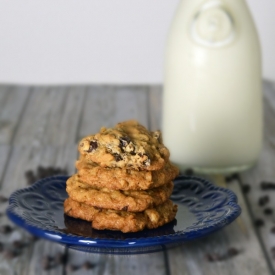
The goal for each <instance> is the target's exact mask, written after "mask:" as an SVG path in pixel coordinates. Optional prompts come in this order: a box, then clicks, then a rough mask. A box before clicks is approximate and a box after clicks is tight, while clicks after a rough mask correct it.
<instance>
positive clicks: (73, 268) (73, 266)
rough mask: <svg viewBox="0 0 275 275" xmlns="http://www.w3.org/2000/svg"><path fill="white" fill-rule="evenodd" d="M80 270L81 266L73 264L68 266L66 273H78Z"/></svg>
mask: <svg viewBox="0 0 275 275" xmlns="http://www.w3.org/2000/svg"><path fill="white" fill-rule="evenodd" d="M78 269H79V266H77V265H72V264H69V265H67V266H66V271H67V272H73V271H76V270H78Z"/></svg>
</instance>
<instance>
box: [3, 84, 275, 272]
mask: <svg viewBox="0 0 275 275" xmlns="http://www.w3.org/2000/svg"><path fill="white" fill-rule="evenodd" d="M263 85H264V104H265V105H264V107H265V113H264V115H265V116H264V118H265V129H264V137H265V138H264V146H263V150H262V155H261V158H260V160H259V163H258V164H257V166H256V167H254V168H253V169H252V170H250V171H247V172H245V173H242V174H240V175H239V177H233V178H232V179H231V180H228V178H227V180H226V178H225V177H224V176H221V175H213V176H211V178H212V180H213V181H214V182H215V183H216V184H217V185H222V186H226V187H227V188H229V189H231V190H233V191H234V192H235V193H236V194H237V196H238V199H239V203H240V205H241V207H242V210H243V212H242V215H241V217H240V218H239V219H238V220H236V221H235V222H233V223H232V224H231V225H229V226H227V227H226V228H224V229H223V230H221V231H219V232H217V233H215V234H212V235H210V236H208V237H206V238H203V239H200V240H197V241H193V242H190V243H186V244H184V245H181V246H178V247H176V248H173V249H170V250H167V251H163V252H158V253H153V254H149V255H135V256H115V255H99V254H87V253H82V252H77V251H74V250H70V249H66V248H64V247H62V246H60V245H58V244H55V243H52V242H49V241H45V240H42V239H39V240H36V241H35V240H32V239H30V238H29V235H28V234H27V233H26V232H24V231H22V230H20V229H18V228H17V227H15V226H14V225H12V224H11V223H10V222H9V221H8V219H7V217H6V216H5V215H4V214H3V215H2V216H1V217H0V229H1V230H2V231H3V229H5V227H3V226H4V225H7V224H8V225H11V226H12V227H13V230H12V232H11V233H3V232H2V233H0V242H1V243H2V245H3V246H4V250H3V251H2V252H0V274H1V275H5V274H20V275H21V274H26V275H32V274H33V275H39V274H159V275H162V274H166V275H169V274H175V275H177V274H189V275H201V274H207V275H208V274H209V275H215V274H221V275H227V274H228V275H229V274H234V275H235V274H237V275H238V274H242V275H252V274H255V275H260V274H261V275H264V274H272V273H273V272H274V270H275V260H274V259H275V252H273V255H272V252H271V248H272V247H273V246H275V234H274V233H272V232H271V229H272V227H273V226H275V216H274V215H275V213H274V214H272V213H269V212H270V211H268V210H265V209H266V208H268V207H270V208H271V209H274V206H275V191H262V190H261V188H260V182H262V181H273V182H274V181H275V136H274V133H275V85H274V84H272V83H270V82H267V81H265V82H264V84H263ZM160 106H161V87H159V86H134V87H133V86H131V87H130V86H104V85H103V86H70V87H63V86H62V87H21V86H20V87H18V86H4V85H2V86H0V180H1V190H0V193H1V194H2V195H3V196H6V197H8V196H9V195H10V194H11V192H13V191H14V190H16V189H18V188H23V187H25V186H26V185H27V184H26V179H25V176H24V175H25V171H27V170H32V171H36V168H37V167H38V166H43V167H47V166H56V167H61V168H66V169H67V170H68V171H69V173H70V174H72V173H74V171H75V168H74V160H75V159H76V158H77V150H76V144H77V142H78V141H79V139H80V138H81V137H83V136H84V135H86V134H89V133H93V132H97V131H98V130H99V128H100V126H102V125H105V126H113V125H114V124H115V123H116V122H118V121H123V120H126V119H130V118H135V119H138V120H139V121H140V122H141V123H142V124H144V125H145V126H147V127H149V128H150V129H158V128H159V127H160V117H161V109H160ZM246 184H249V185H250V187H251V190H250V191H249V192H248V193H247V192H243V191H242V190H243V186H245V185H246ZM263 195H268V196H269V202H268V203H267V204H266V205H265V206H260V205H259V204H258V200H259V198H260V197H261V196H263ZM0 201H1V198H0ZM6 207H7V202H2V203H0V211H1V212H2V213H4V211H5V209H6ZM264 211H265V212H266V215H265V214H264ZM259 218H261V219H262V221H263V222H264V225H261V221H259V220H258V221H257V224H258V226H254V224H255V220H257V219H259ZM16 240H21V242H22V241H23V243H24V246H23V248H19V249H18V253H17V254H18V255H13V254H14V253H11V252H14V251H15V250H14V246H20V242H16ZM1 247H2V246H1V244H0V250H1ZM229 248H235V249H237V250H238V251H240V253H239V254H238V255H235V256H234V257H230V258H228V259H224V260H214V261H210V260H209V255H210V256H211V255H212V256H213V255H214V256H215V255H223V254H225V253H226V252H227V251H228V249H229ZM59 252H61V253H63V254H64V255H65V256H66V259H67V260H66V261H65V262H64V263H61V264H57V263H56V264H55V262H54V261H52V266H50V268H48V270H44V268H43V266H42V259H44V258H45V257H46V256H47V255H50V256H55V255H57V253H59ZM213 253H214V254H213ZM85 261H89V262H90V263H92V264H93V265H92V268H90V269H88V270H85V269H84V268H83V267H81V266H82V265H83V263H84V262H85Z"/></svg>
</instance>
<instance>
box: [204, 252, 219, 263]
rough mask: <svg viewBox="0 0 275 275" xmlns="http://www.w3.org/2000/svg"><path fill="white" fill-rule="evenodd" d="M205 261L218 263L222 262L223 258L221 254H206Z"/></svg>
mask: <svg viewBox="0 0 275 275" xmlns="http://www.w3.org/2000/svg"><path fill="white" fill-rule="evenodd" d="M205 259H206V260H207V261H208V262H216V261H220V260H221V257H220V255H219V254H217V253H211V254H206V255H205Z"/></svg>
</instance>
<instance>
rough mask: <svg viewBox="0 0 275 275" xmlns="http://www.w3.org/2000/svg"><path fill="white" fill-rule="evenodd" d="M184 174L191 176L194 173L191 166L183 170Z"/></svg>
mask: <svg viewBox="0 0 275 275" xmlns="http://www.w3.org/2000/svg"><path fill="white" fill-rule="evenodd" d="M184 174H185V175H186V176H193V175H194V171H193V170H192V169H191V168H188V169H186V170H185V171H184Z"/></svg>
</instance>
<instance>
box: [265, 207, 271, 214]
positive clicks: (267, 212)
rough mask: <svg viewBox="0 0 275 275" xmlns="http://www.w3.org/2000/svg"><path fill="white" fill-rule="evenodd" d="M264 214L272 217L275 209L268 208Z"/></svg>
mask: <svg viewBox="0 0 275 275" xmlns="http://www.w3.org/2000/svg"><path fill="white" fill-rule="evenodd" d="M264 214H265V215H272V214H273V209H271V208H266V209H265V210H264Z"/></svg>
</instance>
